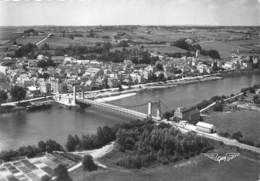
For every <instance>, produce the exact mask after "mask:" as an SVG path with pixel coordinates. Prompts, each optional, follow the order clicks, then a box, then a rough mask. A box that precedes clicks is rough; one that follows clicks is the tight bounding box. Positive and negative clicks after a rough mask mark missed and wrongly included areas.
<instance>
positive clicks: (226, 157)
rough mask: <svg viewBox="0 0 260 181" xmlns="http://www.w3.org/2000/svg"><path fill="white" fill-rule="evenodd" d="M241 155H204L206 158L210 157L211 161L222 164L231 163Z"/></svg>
mask: <svg viewBox="0 0 260 181" xmlns="http://www.w3.org/2000/svg"><path fill="white" fill-rule="evenodd" d="M239 155H240V153H226V154H225V155H222V154H218V153H204V156H206V157H208V158H209V159H211V160H214V161H216V162H218V163H219V164H220V162H221V161H223V162H229V161H231V160H233V159H234V158H236V157H238V156H239Z"/></svg>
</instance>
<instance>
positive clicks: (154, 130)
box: [116, 121, 213, 168]
mask: <svg viewBox="0 0 260 181" xmlns="http://www.w3.org/2000/svg"><path fill="white" fill-rule="evenodd" d="M116 140H117V143H118V145H119V150H120V151H122V152H125V153H127V154H126V156H125V157H123V158H121V159H120V160H119V161H117V164H118V165H120V166H123V167H126V168H141V167H143V166H147V165H149V164H151V163H153V162H155V161H159V162H161V163H164V164H165V163H168V162H171V161H178V160H182V159H187V158H189V157H191V156H194V155H197V154H200V153H202V152H206V151H208V150H209V149H212V148H213V144H212V143H211V142H210V141H209V140H208V139H206V138H203V137H200V136H197V135H196V134H195V133H187V134H183V133H181V132H180V131H179V130H177V129H175V128H174V127H171V126H169V125H167V124H164V125H159V126H157V125H155V124H154V123H153V122H150V121H143V122H135V123H132V124H130V125H129V126H127V127H124V128H120V129H119V130H118V131H117V134H116Z"/></svg>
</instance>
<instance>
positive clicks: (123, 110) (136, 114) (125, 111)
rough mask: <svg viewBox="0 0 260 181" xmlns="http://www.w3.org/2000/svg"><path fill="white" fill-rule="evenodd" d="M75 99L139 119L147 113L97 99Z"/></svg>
mask: <svg viewBox="0 0 260 181" xmlns="http://www.w3.org/2000/svg"><path fill="white" fill-rule="evenodd" d="M76 101H77V102H80V103H84V104H90V105H94V106H98V107H101V108H105V109H109V110H113V111H117V112H120V113H123V114H127V115H130V116H133V117H136V118H140V119H145V118H147V114H145V113H141V112H138V111H135V110H131V109H126V108H123V107H119V106H116V105H112V104H108V103H103V102H97V101H93V100H90V99H84V100H83V99H76ZM152 119H154V120H159V119H160V118H157V117H155V116H153V117H152Z"/></svg>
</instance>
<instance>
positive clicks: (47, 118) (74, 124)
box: [0, 75, 260, 150]
mask: <svg viewBox="0 0 260 181" xmlns="http://www.w3.org/2000/svg"><path fill="white" fill-rule="evenodd" d="M259 83H260V77H259V76H258V75H250V76H238V77H229V78H224V79H221V80H216V81H206V82H203V83H195V84H187V85H185V86H176V87H172V88H166V89H153V90H152V91H150V90H149V91H145V90H143V91H141V92H140V93H137V94H136V95H135V96H129V97H125V98H123V99H119V100H115V101H112V102H111V104H114V105H118V106H122V107H131V106H135V105H140V104H144V103H145V102H147V101H149V100H151V99H157V100H161V101H163V103H164V104H165V105H167V106H168V107H169V108H170V109H176V108H177V107H179V106H185V107H189V106H191V105H194V104H197V103H198V102H200V101H201V100H205V99H209V98H210V97H212V96H215V95H223V94H224V95H230V94H231V93H236V92H239V91H240V90H241V89H242V88H244V87H249V86H252V85H254V84H259ZM117 90H118V88H117ZM125 91H128V90H125ZM130 91H132V90H130ZM110 92H112V91H110ZM123 92H124V91H123ZM135 110H137V111H140V112H143V113H146V111H147V107H146V106H143V107H137V108H135ZM162 111H163V112H164V111H167V109H166V107H162ZM131 120H132V119H131V118H129V117H127V115H122V114H118V113H116V112H112V111H109V110H103V111H102V112H100V110H98V109H96V108H95V107H94V106H93V107H89V108H87V109H79V110H71V109H61V108H59V107H58V106H52V108H50V109H47V110H39V111H34V112H25V111H19V112H12V113H6V114H0V137H1V138H2V139H0V149H1V150H9V149H17V148H18V147H20V146H23V145H35V144H37V143H38V141H39V140H48V139H49V138H52V139H55V140H57V141H58V142H59V143H62V144H65V142H66V138H67V136H68V134H72V135H74V134H92V133H94V132H95V131H96V129H97V128H98V127H100V126H106V125H114V124H120V123H122V122H127V121H131ZM255 127H256V126H255Z"/></svg>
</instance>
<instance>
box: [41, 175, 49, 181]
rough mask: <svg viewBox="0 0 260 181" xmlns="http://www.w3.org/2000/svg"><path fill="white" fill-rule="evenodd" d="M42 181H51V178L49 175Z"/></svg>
mask: <svg viewBox="0 0 260 181" xmlns="http://www.w3.org/2000/svg"><path fill="white" fill-rule="evenodd" d="M41 181H51V177H50V176H48V175H44V176H43V177H42V178H41Z"/></svg>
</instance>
